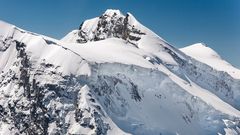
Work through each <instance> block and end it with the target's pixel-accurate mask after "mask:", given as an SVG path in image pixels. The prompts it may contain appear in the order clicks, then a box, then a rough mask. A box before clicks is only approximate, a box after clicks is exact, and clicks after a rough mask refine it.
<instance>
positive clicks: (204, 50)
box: [180, 43, 240, 79]
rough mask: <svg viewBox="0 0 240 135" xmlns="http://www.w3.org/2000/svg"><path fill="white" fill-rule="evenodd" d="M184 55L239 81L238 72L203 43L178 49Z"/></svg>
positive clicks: (239, 75)
mask: <svg viewBox="0 0 240 135" xmlns="http://www.w3.org/2000/svg"><path fill="white" fill-rule="evenodd" d="M180 50H181V51H183V52H184V53H185V54H187V55H189V56H191V57H193V58H194V59H196V60H198V61H200V62H202V63H205V64H207V65H209V66H211V67H213V68H214V69H216V70H219V71H224V72H227V73H228V74H229V75H231V76H232V77H233V78H236V79H240V70H239V69H237V68H235V67H233V66H232V65H231V64H230V63H228V62H227V61H225V60H223V59H222V58H221V56H219V55H218V54H217V52H215V51H214V50H213V49H211V48H209V47H207V46H206V45H205V44H203V43H197V44H194V45H190V46H187V47H184V48H181V49H180Z"/></svg>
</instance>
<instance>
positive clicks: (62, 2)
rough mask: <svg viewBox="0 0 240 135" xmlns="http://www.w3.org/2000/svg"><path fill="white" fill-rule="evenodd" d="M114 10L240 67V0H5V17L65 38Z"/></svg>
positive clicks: (0, 11) (0, 12)
mask: <svg viewBox="0 0 240 135" xmlns="http://www.w3.org/2000/svg"><path fill="white" fill-rule="evenodd" d="M108 8H114V9H120V10H121V11H122V12H123V13H126V12H131V13H132V14H133V15H134V16H135V17H136V18H137V19H138V20H139V21H140V22H141V23H142V24H144V25H145V26H147V27H149V28H150V29H152V30H153V31H154V32H155V33H157V34H158V35H159V36H161V37H163V38H164V39H165V40H167V41H168V42H169V43H171V44H172V45H174V46H175V47H178V48H180V47H184V46H186V45H190V44H193V43H196V42H204V43H206V44H207V45H208V46H209V47H211V48H213V49H214V50H216V51H217V52H218V53H219V54H220V55H221V56H222V57H223V58H224V59H226V60H227V61H229V62H230V63H231V64H233V65H234V66H236V67H238V68H240V0H1V1H0V19H1V20H4V21H7V22H9V23H12V24H14V25H16V26H18V27H21V28H23V29H26V30H29V31H33V32H36V33H40V34H45V35H48V36H51V37H54V38H58V39H60V38H61V37H63V36H64V35H65V34H67V33H68V32H70V31H71V30H73V29H76V28H78V27H79V25H80V23H81V22H82V21H84V20H85V19H89V18H93V17H96V16H100V15H101V14H102V13H103V12H104V11H105V10H106V9H108Z"/></svg>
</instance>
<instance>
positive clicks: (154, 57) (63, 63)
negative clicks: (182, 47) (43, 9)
mask: <svg viewBox="0 0 240 135" xmlns="http://www.w3.org/2000/svg"><path fill="white" fill-rule="evenodd" d="M0 28H1V29H0V133H1V134H15V133H17V134H103V135H104V134H110V135H111V134H113V135H115V134H120V135H121V134H124V135H125V134H138V135H141V134H142V135H145V134H152V135H155V134H167V135H168V134H183V135H185V134H196V135H198V134H199V135H202V134H239V133H240V127H239V126H240V123H239V122H240V111H239V109H240V104H239V102H240V89H239V88H240V83H239V82H240V81H239V80H237V79H234V78H232V77H231V76H230V75H228V74H227V73H225V72H221V71H218V70H215V69H213V68H212V67H210V66H209V65H206V64H204V63H202V62H199V61H197V60H195V59H192V58H191V57H189V56H187V55H185V54H184V53H182V52H181V51H179V50H178V49H176V48H174V47H173V46H171V45H169V44H168V43H167V42H166V41H165V40H163V39H162V38H160V37H159V36H157V35H156V34H154V33H153V32H152V31H151V30H149V29H147V28H146V27H144V26H143V25H142V24H140V23H139V22H138V21H137V20H136V19H135V18H134V17H133V16H132V15H131V14H130V13H128V14H127V15H126V16H124V15H123V14H122V13H121V12H120V11H119V10H107V11H106V12H105V13H104V14H103V15H102V16H100V17H97V18H94V19H90V20H87V21H85V22H84V23H83V24H82V25H81V27H80V29H79V30H74V31H73V32H70V33H69V34H68V35H67V36H66V37H64V38H63V39H62V40H56V39H52V38H49V37H46V36H43V35H39V34H35V33H31V32H27V31H24V30H22V29H19V28H17V27H15V26H13V25H10V24H7V23H5V22H0Z"/></svg>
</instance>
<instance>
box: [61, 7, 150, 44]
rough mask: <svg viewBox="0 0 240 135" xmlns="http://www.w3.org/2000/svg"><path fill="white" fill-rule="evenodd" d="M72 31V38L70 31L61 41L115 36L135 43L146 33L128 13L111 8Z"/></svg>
mask: <svg viewBox="0 0 240 135" xmlns="http://www.w3.org/2000/svg"><path fill="white" fill-rule="evenodd" d="M73 32H74V33H75V36H76V37H75V39H74V40H69V38H70V36H73V35H71V34H73V33H70V35H67V36H66V37H65V38H63V41H68V42H77V43H86V42H89V41H99V40H104V39H107V38H111V37H115V38H121V39H124V40H126V41H128V42H130V43H132V44H135V43H136V42H137V41H139V40H140V39H141V36H142V35H145V34H146V30H144V29H142V25H141V24H140V23H139V22H138V21H137V20H136V19H135V18H134V17H133V16H132V15H131V14H130V13H127V14H126V15H125V16H124V15H123V14H122V13H121V12H120V11H119V10H112V9H108V10H106V11H105V13H104V14H103V15H101V16H100V17H97V18H93V19H90V20H86V21H84V22H83V23H82V24H81V25H80V27H79V30H75V31H73Z"/></svg>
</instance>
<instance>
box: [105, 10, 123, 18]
mask: <svg viewBox="0 0 240 135" xmlns="http://www.w3.org/2000/svg"><path fill="white" fill-rule="evenodd" d="M114 14H116V15H122V13H121V11H120V10H118V9H107V10H106V11H105V12H104V14H103V15H108V16H113V15H114Z"/></svg>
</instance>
